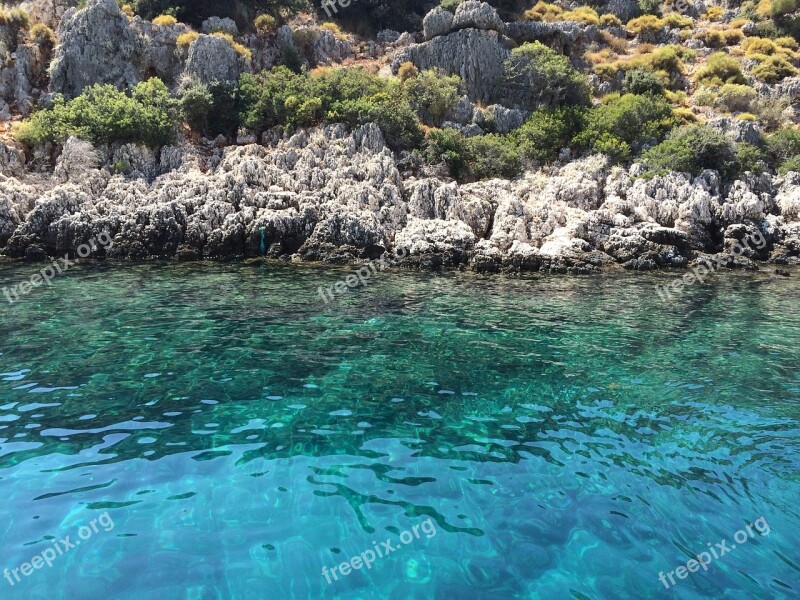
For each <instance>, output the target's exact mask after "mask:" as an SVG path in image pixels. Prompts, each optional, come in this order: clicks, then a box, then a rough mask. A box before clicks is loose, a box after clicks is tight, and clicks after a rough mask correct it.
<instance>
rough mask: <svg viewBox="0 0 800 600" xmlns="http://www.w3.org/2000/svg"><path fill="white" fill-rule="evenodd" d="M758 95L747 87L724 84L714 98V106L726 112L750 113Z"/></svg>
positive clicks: (736, 84)
mask: <svg viewBox="0 0 800 600" xmlns="http://www.w3.org/2000/svg"><path fill="white" fill-rule="evenodd" d="M757 96H758V94H757V93H756V91H755V90H754V89H753V88H751V87H750V86H747V85H741V84H738V83H726V84H725V85H723V86H722V87H721V88H719V92H718V93H717V96H716V105H717V106H719V107H720V108H722V109H724V110H726V111H728V112H740V111H745V112H746V111H750V110H751V109H752V107H753V103H754V102H755V100H756V98H757Z"/></svg>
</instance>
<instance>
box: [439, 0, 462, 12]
mask: <svg viewBox="0 0 800 600" xmlns="http://www.w3.org/2000/svg"><path fill="white" fill-rule="evenodd" d="M463 1H464V0H442V2H441V4H439V7H440V8H442V9H444V10H446V11H448V12H451V13H455V12H456V9H457V8H458V7H459V5H460V4H461V3H462V2H463Z"/></svg>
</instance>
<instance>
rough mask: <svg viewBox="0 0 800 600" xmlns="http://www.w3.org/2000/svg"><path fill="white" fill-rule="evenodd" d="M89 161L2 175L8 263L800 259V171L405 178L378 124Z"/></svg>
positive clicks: (0, 237) (537, 264) (595, 164)
mask: <svg viewBox="0 0 800 600" xmlns="http://www.w3.org/2000/svg"><path fill="white" fill-rule="evenodd" d="M122 150H123V149H119V150H117V151H116V152H117V153H119V152H122ZM10 154H11V152H10V151H6V155H10ZM99 154H100V152H99V151H97V150H95V149H93V148H91V147H90V146H88V145H87V144H86V143H84V142H79V141H77V140H75V141H70V142H68V144H67V146H66V149H65V151H64V153H63V154H62V156H61V158H60V160H59V164H58V167H57V169H56V171H57V174H58V175H59V179H58V182H55V181H53V182H52V185H50V186H49V187H47V186H45V187H42V186H39V187H33V186H30V185H24V184H22V183H21V182H19V181H18V180H16V179H15V178H14V177H13V176H0V246H3V247H4V250H3V252H4V253H5V254H7V255H9V256H12V257H24V256H32V257H38V256H42V255H43V254H45V253H46V254H50V255H61V254H64V253H70V252H74V251H75V248H77V247H78V246H79V245H80V244H82V243H85V242H87V241H88V240H89V239H90V238H92V237H96V236H97V235H98V234H99V233H101V232H103V231H107V232H108V233H109V234H110V235H111V236H112V237H113V240H114V244H113V247H112V248H111V249H110V250H109V252H108V256H109V257H112V258H144V257H149V256H162V257H178V258H182V259H193V258H201V257H248V256H249V257H254V256H259V255H261V248H262V242H263V244H264V246H263V247H264V253H265V254H266V255H268V256H272V257H294V258H297V259H302V260H352V259H368V258H375V257H378V256H380V255H382V254H383V253H385V252H388V253H389V254H404V255H405V257H404V259H403V261H404V263H405V264H410V265H423V266H428V267H431V266H439V265H444V266H470V267H471V268H474V269H476V270H481V271H500V270H512V271H518V270H546V271H557V272H567V271H569V272H587V271H591V270H595V269H598V268H601V267H604V266H610V265H621V266H623V267H625V268H629V269H653V268H658V267H665V266H686V265H688V264H690V263H691V262H692V261H697V260H701V259H703V258H704V257H706V256H707V255H708V254H716V253H723V254H724V256H725V258H724V260H725V263H726V264H731V265H733V264H735V265H737V266H741V267H749V268H754V267H755V263H754V262H753V260H754V259H755V260H768V259H771V260H773V261H775V262H777V263H780V264H784V263H787V262H798V260H799V259H798V257H799V256H800V175H798V174H797V173H793V174H790V175H788V176H786V177H783V178H780V177H771V176H769V175H761V176H758V177H756V176H748V177H746V178H745V179H743V180H739V181H736V182H735V183H733V184H732V185H730V186H723V185H722V182H721V181H720V179H719V177H718V176H717V174H716V173H715V172H712V171H706V172H704V173H703V174H702V175H700V176H699V177H695V178H693V179H692V178H690V177H688V176H686V175H681V174H676V173H673V174H669V175H665V176H662V177H655V178H653V179H651V180H644V179H639V178H636V177H635V173H636V172H637V167H638V166H637V165H634V166H633V167H631V169H630V170H625V169H622V168H620V167H610V166H609V164H608V161H607V159H606V158H604V157H602V156H600V155H595V156H590V157H588V158H586V159H583V160H579V161H575V162H572V163H569V164H567V165H563V166H558V167H552V168H549V169H546V170H542V171H537V172H529V173H527V174H526V175H525V176H524V177H522V178H520V179H517V180H514V181H508V180H491V181H483V182H477V183H471V184H465V185H458V184H456V183H455V182H452V181H451V182H448V181H443V180H441V179H440V178H437V177H430V176H425V173H424V172H423V171H424V169H423V170H422V171H418V173H417V175H416V176H413V175H408V174H407V175H405V176H403V175H401V172H400V169H399V168H398V164H397V163H396V158H395V156H394V154H393V153H392V152H391V151H390V150H389V149H388V147H387V146H386V144H385V141H384V139H383V137H382V135H381V132H380V130H379V128H378V127H377V126H376V125H367V126H364V127H360V128H358V129H356V130H354V131H352V132H350V131H348V130H347V128H346V127H345V126H344V125H327V126H324V127H319V128H315V129H311V130H308V131H303V130H301V131H299V132H298V133H296V134H294V135H293V136H290V137H289V136H287V137H284V138H282V139H280V140H278V141H276V142H274V143H272V144H271V145H270V146H261V145H256V144H250V145H245V146H235V147H227V148H223V149H217V150H215V151H214V152H212V153H211V155H210V156H207V157H204V156H201V155H198V154H196V153H194V154H193V153H191V152H187V151H186V149H181V148H178V147H173V146H170V147H166V148H164V149H163V150H162V151H161V154H160V156H159V157H156V156H154V155H153V154H152V152H150V151H148V150H146V149H144V148H139V149H138V150H137V147H126V148H125V149H124V155H125V157H126V158H127V160H129V161H130V162H131V163H132V164H134V165H135V169H134V170H133V173H132V174H129V175H128V176H127V177H126V176H123V175H112V174H111V173H110V171H109V169H108V168H98V164H99V163H98V160H97V157H98V156H99ZM114 156H117V154H115V155H114ZM12 160H13V159H12ZM165 171H166V172H165ZM159 172H161V173H163V174H162V175H159V176H156V174H157V173H159ZM77 173H80V174H81V176H80V177H76V176H75V174H77ZM754 235H758V236H759V238H758V239H763V241H764V243H763V245H760V247H759V245H751V248H749V249H747V250H746V251H745V252H744V253H743V254H742V255H741V256H734V254H736V253H732V248H733V247H734V245H735V243H736V241H737V240H741V239H742V238H743V237H745V236H754ZM401 250H402V252H401Z"/></svg>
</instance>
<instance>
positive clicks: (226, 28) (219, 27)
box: [202, 17, 239, 37]
mask: <svg viewBox="0 0 800 600" xmlns="http://www.w3.org/2000/svg"><path fill="white" fill-rule="evenodd" d="M202 30H203V33H216V32H217V31H221V32H223V33H230V34H231V35H232V36H234V37H236V36H238V35H239V28H238V27H237V26H236V21H234V20H233V19H229V18H227V17H225V18H222V19H221V18H220V17H209V18H208V19H206V20H205V21H203V25H202Z"/></svg>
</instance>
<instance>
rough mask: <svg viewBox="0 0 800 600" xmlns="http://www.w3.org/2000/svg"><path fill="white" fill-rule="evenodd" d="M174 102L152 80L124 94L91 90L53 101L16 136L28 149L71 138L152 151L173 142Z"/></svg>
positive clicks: (109, 89) (106, 89)
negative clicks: (136, 144)
mask: <svg viewBox="0 0 800 600" xmlns="http://www.w3.org/2000/svg"><path fill="white" fill-rule="evenodd" d="M176 108H177V107H176V102H175V100H173V99H172V98H171V97H170V95H169V91H168V90H167V86H165V85H164V84H163V83H162V82H161V80H159V79H156V78H153V79H150V80H148V81H145V82H143V83H140V84H138V85H136V86H135V87H134V88H133V89H132V90H131V92H130V94H126V93H125V92H121V91H119V90H117V88H115V87H114V86H113V85H99V84H98V85H93V86H90V87H88V88H86V89H85V90H84V91H83V94H81V95H80V96H78V97H77V98H75V99H73V100H70V101H67V100H66V99H65V98H64V97H63V96H60V95H59V96H56V98H55V100H54V101H53V105H52V107H51V108H49V109H45V110H40V111H39V112H36V113H35V114H34V115H33V116H32V117H31V118H30V119H28V120H27V121H24V122H23V123H21V124H20V125H19V126H18V127H17V128H16V130H15V136H16V137H17V139H19V140H20V141H22V142H23V143H25V144H27V145H29V146H35V145H38V144H42V143H45V142H53V143H63V142H64V141H66V139H67V138H68V137H69V136H70V135H74V136H76V137H79V138H81V139H85V140H88V141H91V142H94V143H98V144H105V143H113V142H119V143H142V144H146V145H148V146H152V147H156V146H161V145H164V144H168V143H170V142H171V141H172V139H173V136H174V129H175V121H176V116H177V115H176V112H177V111H176Z"/></svg>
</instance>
